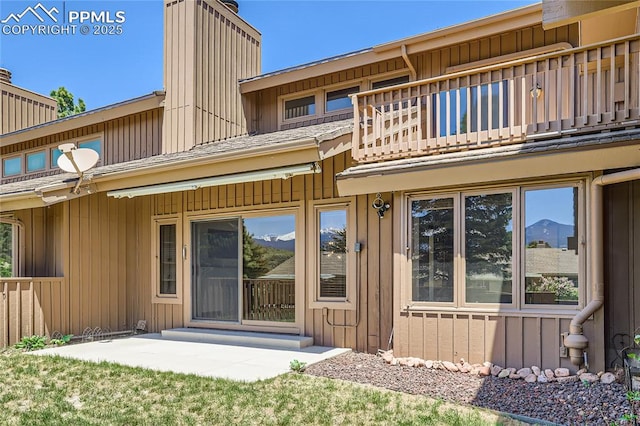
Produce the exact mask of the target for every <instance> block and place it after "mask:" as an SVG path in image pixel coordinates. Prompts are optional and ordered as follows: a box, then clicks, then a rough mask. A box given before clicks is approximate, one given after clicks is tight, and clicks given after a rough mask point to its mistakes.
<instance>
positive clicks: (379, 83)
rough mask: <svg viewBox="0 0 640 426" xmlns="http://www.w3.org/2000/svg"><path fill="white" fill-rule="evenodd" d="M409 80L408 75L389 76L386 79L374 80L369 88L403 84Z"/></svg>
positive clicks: (374, 88)
mask: <svg viewBox="0 0 640 426" xmlns="http://www.w3.org/2000/svg"><path fill="white" fill-rule="evenodd" d="M408 82H409V76H408V75H403V76H402V77H394V78H389V79H387V80H380V81H374V82H373V83H371V89H372V90H376V89H382V88H383V87H390V86H397V85H398V84H404V83H408Z"/></svg>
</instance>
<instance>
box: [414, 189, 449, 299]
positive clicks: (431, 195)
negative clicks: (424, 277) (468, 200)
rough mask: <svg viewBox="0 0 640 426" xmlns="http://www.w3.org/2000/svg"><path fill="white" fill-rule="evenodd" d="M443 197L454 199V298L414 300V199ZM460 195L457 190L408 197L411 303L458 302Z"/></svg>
mask: <svg viewBox="0 0 640 426" xmlns="http://www.w3.org/2000/svg"><path fill="white" fill-rule="evenodd" d="M442 198H451V199H452V200H453V298H452V300H451V302H430V301H424V300H415V301H414V300H413V259H412V256H413V249H412V247H413V239H412V233H413V232H412V230H413V215H412V214H411V212H412V209H411V204H412V203H413V202H414V201H422V200H434V199H442ZM459 204H460V197H459V196H458V195H457V194H456V193H455V192H443V193H433V194H429V195H427V194H410V195H408V197H407V233H406V238H407V245H406V247H407V272H408V281H409V285H408V293H407V295H408V298H409V303H411V304H416V305H420V306H422V305H429V306H440V307H455V306H457V304H458V300H457V298H458V293H459V292H458V290H457V289H456V286H457V283H458V282H459V278H458V274H459V269H460V268H459V266H458V265H459V264H460V261H461V258H460V256H459V255H458V254H459V253H460V242H459V239H458V238H457V232H456V231H457V227H458V225H457V224H458V223H459V221H460V207H459Z"/></svg>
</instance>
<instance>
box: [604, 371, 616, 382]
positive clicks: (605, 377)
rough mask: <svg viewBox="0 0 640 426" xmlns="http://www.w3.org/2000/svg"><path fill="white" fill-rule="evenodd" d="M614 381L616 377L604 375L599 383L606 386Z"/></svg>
mask: <svg viewBox="0 0 640 426" xmlns="http://www.w3.org/2000/svg"><path fill="white" fill-rule="evenodd" d="M615 381H616V375H615V374H613V373H604V374H603V375H602V376H600V382H601V383H604V384H605V385H608V384H610V383H613V382H615Z"/></svg>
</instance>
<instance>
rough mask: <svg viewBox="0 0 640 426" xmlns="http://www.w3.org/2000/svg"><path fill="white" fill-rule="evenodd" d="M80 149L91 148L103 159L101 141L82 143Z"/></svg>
mask: <svg viewBox="0 0 640 426" xmlns="http://www.w3.org/2000/svg"><path fill="white" fill-rule="evenodd" d="M78 148H89V149H92V150H94V151H95V152H97V153H98V156H99V157H100V158H102V144H101V143H100V139H96V140H91V141H86V142H80V143H79V144H78Z"/></svg>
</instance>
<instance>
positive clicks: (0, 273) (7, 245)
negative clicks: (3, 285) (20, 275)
mask: <svg viewBox="0 0 640 426" xmlns="http://www.w3.org/2000/svg"><path fill="white" fill-rule="evenodd" d="M14 226H15V225H13V224H11V223H6V222H0V277H12V276H14V270H15V269H16V268H15V256H14V252H15V246H16V244H15V238H14Z"/></svg>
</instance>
